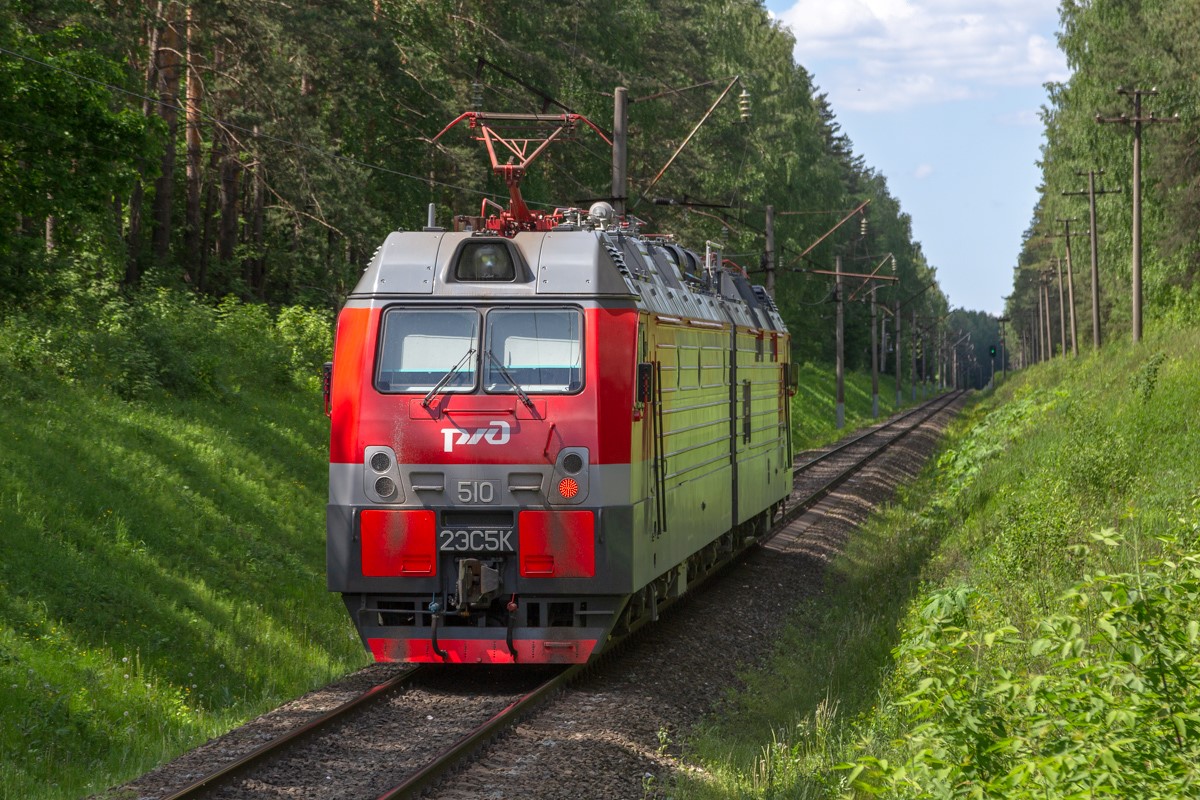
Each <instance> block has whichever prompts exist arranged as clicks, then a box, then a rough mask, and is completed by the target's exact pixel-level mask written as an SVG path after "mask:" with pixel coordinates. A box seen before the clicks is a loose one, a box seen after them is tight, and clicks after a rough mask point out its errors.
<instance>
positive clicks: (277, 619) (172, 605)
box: [0, 379, 364, 798]
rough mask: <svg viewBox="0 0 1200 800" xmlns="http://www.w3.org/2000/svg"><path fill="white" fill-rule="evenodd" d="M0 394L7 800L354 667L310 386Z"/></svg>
mask: <svg viewBox="0 0 1200 800" xmlns="http://www.w3.org/2000/svg"><path fill="white" fill-rule="evenodd" d="M5 395H6V396H5V398H4V405H5V414H3V415H2V416H0V530H3V532H4V534H3V535H4V540H5V554H4V559H3V563H2V564H0V715H2V716H3V720H4V728H3V730H4V733H3V736H2V737H0V748H2V752H3V758H0V764H2V766H0V787H2V788H0V797H4V798H30V797H78V796H80V795H82V794H84V793H86V792H90V791H94V790H99V789H103V788H105V787H106V786H108V785H110V784H111V783H113V782H115V781H117V780H119V779H121V778H126V777H129V776H131V775H134V774H137V773H139V772H141V771H144V770H145V769H147V768H149V767H151V766H153V765H154V764H156V763H158V762H159V761H161V760H163V759H165V758H167V757H169V756H171V755H174V754H176V753H178V752H180V751H181V750H182V749H184V748H186V747H188V746H190V745H195V744H197V743H199V742H202V741H204V740H205V739H207V738H209V737H211V736H213V735H214V734H217V733H220V732H222V731H224V730H226V729H227V728H229V727H230V726H231V725H234V724H236V723H238V722H239V721H241V720H243V719H245V718H247V717H248V716H251V715H253V714H255V713H257V712H260V711H262V710H264V709H266V708H269V707H273V706H274V705H276V704H278V703H279V702H280V701H281V700H283V699H286V698H290V697H293V696H296V695H298V694H300V693H302V692H304V691H305V690H307V689H309V688H311V687H313V686H316V685H319V684H321V683H323V682H325V681H327V680H328V679H329V678H331V677H332V676H334V675H337V674H340V673H342V672H344V671H346V670H348V669H350V668H353V667H356V666H358V665H360V664H362V663H363V662H364V657H363V655H362V653H361V652H360V648H359V644H358V642H357V639H356V638H355V637H354V636H353V632H352V630H351V629H350V628H349V627H348V626H347V624H346V621H345V618H344V611H343V609H342V608H341V605H340V603H339V602H338V600H337V598H336V597H335V596H333V595H330V594H328V593H327V592H326V591H325V581H324V575H323V567H324V554H325V549H324V535H323V527H324V504H325V495H326V476H327V472H326V464H327V460H326V459H327V455H326V448H327V445H326V442H327V440H328V433H327V430H328V427H327V421H326V419H325V417H324V416H323V415H322V414H321V413H320V404H319V403H320V401H319V399H318V398H316V397H314V396H313V393H312V392H311V390H309V391H307V392H304V393H303V394H302V395H296V394H293V395H290V396H289V395H286V394H285V393H275V394H274V396H271V395H268V394H265V393H264V394H257V393H256V392H254V391H253V390H248V391H243V392H238V393H234V394H231V395H228V396H226V397H224V398H222V399H221V401H220V402H211V401H205V400H199V399H196V400H170V399H161V400H159V401H155V402H145V403H128V402H125V401H121V400H118V399H115V398H113V397H112V396H110V395H107V394H105V393H97V392H90V391H87V390H85V389H82V388H79V387H78V386H73V385H68V384H65V383H47V382H45V381H37V380H32V379H31V380H26V381H21V382H19V383H17V384H16V385H11V384H10V386H9V387H8V388H7V391H6V392H5Z"/></svg>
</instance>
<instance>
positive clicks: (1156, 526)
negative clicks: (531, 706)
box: [677, 330, 1200, 798]
mask: <svg viewBox="0 0 1200 800" xmlns="http://www.w3.org/2000/svg"><path fill="white" fill-rule="evenodd" d="M1198 348H1200V331H1198V330H1188V331H1174V332H1171V333H1169V334H1168V333H1166V332H1157V333H1152V334H1151V335H1150V336H1149V337H1148V339H1147V341H1146V342H1145V343H1143V344H1142V345H1141V346H1138V347H1131V346H1128V345H1125V346H1110V347H1109V348H1107V349H1106V350H1105V351H1103V352H1102V353H1100V354H1097V355H1093V356H1090V357H1088V358H1086V359H1082V360H1080V361H1071V362H1065V363H1064V362H1053V363H1049V364H1044V365H1039V366H1038V367H1037V368H1035V369H1032V370H1027V371H1024V372H1022V373H1018V375H1016V376H1015V377H1014V378H1013V379H1010V380H1009V381H1008V382H1006V383H1004V384H1002V385H1001V387H1000V388H999V389H998V390H997V392H996V393H995V394H994V395H993V396H992V397H990V398H987V399H984V400H983V401H982V402H980V403H978V404H976V405H975V406H973V407H971V408H968V409H967V410H966V412H965V413H964V418H963V419H962V421H961V422H960V423H959V424H956V426H955V428H954V430H952V432H951V434H950V436H949V440H948V442H947V445H946V448H945V449H944V450H943V453H942V454H941V456H940V457H939V458H938V460H937V464H936V469H931V470H929V471H928V473H927V474H926V475H925V476H923V478H922V479H921V480H920V481H918V482H917V483H916V484H915V485H914V486H912V487H911V488H909V489H907V490H905V491H904V492H902V493H901V496H900V497H899V498H898V499H897V501H896V502H895V503H894V504H893V505H891V506H890V507H888V508H886V509H884V511H883V512H882V513H880V514H879V516H878V518H877V519H876V520H874V521H872V522H871V523H870V524H868V525H866V526H864V527H863V528H862V529H861V530H860V531H859V532H858V533H857V534H856V536H855V537H853V539H852V540H851V541H850V542H849V543H848V544H847V549H846V552H845V554H844V556H843V557H842V558H840V559H838V560H837V561H836V562H835V563H834V564H833V565H832V566H831V568H830V569H831V571H830V575H829V579H828V581H827V583H826V585H825V587H824V591H823V593H822V595H821V596H820V599H819V600H817V601H813V602H810V603H807V604H805V605H804V606H803V607H802V608H800V609H798V610H797V611H796V612H795V617H794V619H793V621H792V622H791V626H790V628H789V631H788V633H787V634H786V636H785V637H784V639H783V641H782V642H781V643H780V645H779V648H778V652H777V654H776V656H775V657H774V659H773V660H772V663H771V665H770V669H769V670H768V671H767V672H765V673H763V674H761V675H760V674H754V675H751V676H750V677H749V678H748V681H747V682H748V684H749V686H750V690H749V691H748V692H747V693H745V694H743V695H740V696H738V697H736V698H735V699H734V700H733V701H732V703H731V704H730V706H731V707H732V708H735V709H736V712H734V713H733V714H732V715H730V716H728V717H723V718H721V719H719V720H716V721H714V722H711V723H710V724H709V725H708V726H707V727H706V729H705V731H704V732H703V734H702V735H701V736H698V737H697V740H696V742H695V744H694V752H695V753H696V758H697V759H698V760H699V761H701V764H702V766H703V770H702V771H698V772H697V774H698V775H701V776H703V777H696V778H688V779H682V780H681V782H680V787H679V791H678V793H677V795H678V796H680V797H703V798H708V797H712V798H717V797H733V796H736V797H745V798H774V797H781V798H782V797H789V798H790V797H812V798H833V797H866V796H879V795H881V796H885V797H897V798H899V797H904V798H912V797H929V798H934V797H937V798H943V797H944V798H949V797H979V798H983V797H1018V798H1020V797H1030V798H1033V797H1038V798H1067V797H1071V798H1079V797H1098V796H1112V797H1191V796H1195V795H1196V793H1197V787H1196V782H1197V780H1198V779H1200V773H1198V772H1197V770H1196V767H1195V764H1196V763H1200V762H1198V761H1197V756H1198V755H1200V753H1198V752H1197V742H1198V741H1200V737H1198V736H1197V734H1198V733H1200V729H1197V727H1196V725H1197V722H1198V721H1200V692H1198V691H1197V689H1198V688H1200V649H1198V648H1197V644H1198V642H1197V636H1198V635H1200V623H1197V622H1196V620H1197V619H1200V608H1198V607H1197V604H1198V603H1200V499H1197V494H1196V492H1197V489H1198V487H1200V462H1198V461H1197V460H1196V458H1195V453H1196V452H1197V449H1198V448H1200V429H1197V427H1196V425H1195V421H1194V418H1195V409H1196V408H1197V407H1200V364H1198V363H1197V362H1196V359H1195V358H1194V357H1193V354H1194V353H1195V352H1196V351H1197V349H1198ZM1151 375H1153V376H1154V378H1153V389H1152V390H1151V391H1150V392H1149V393H1148V394H1147V395H1145V397H1143V395H1142V394H1141V393H1140V392H1139V391H1138V387H1139V386H1142V385H1144V383H1145V379H1146V378H1147V377H1149V376H1151ZM819 707H824V708H825V709H827V710H828V709H834V710H835V713H832V714H830V715H829V718H828V720H827V721H826V722H824V723H822V726H823V727H822V730H821V733H820V734H819V735H818V734H817V732H816V728H815V727H814V726H813V725H811V724H809V725H804V724H801V723H802V722H803V721H804V720H812V719H814V715H815V714H816V713H817V709H818V708H819ZM779 742H784V746H782V747H781V746H778V743H779ZM756 775H757V776H772V780H771V781H770V782H769V783H767V782H764V781H763V780H759V779H757V778H755V776H756Z"/></svg>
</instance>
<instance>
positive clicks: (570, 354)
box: [483, 309, 583, 393]
mask: <svg viewBox="0 0 1200 800" xmlns="http://www.w3.org/2000/svg"><path fill="white" fill-rule="evenodd" d="M581 329H582V323H581V320H580V314H579V312H578V311H574V310H570V309H553V310H551V309H537V310H518V309H495V310H493V311H491V312H489V313H488V316H487V324H486V336H485V339H486V341H485V346H486V347H487V350H488V352H489V353H490V354H491V358H488V359H485V360H484V363H483V385H484V388H485V389H486V390H487V391H488V392H497V393H512V392H516V391H517V389H516V386H520V388H521V389H522V390H524V391H526V392H530V393H534V392H574V391H577V390H579V388H580V387H582V386H583V347H582V344H581ZM501 365H503V369H501V368H500V367H501ZM514 381H515V385H514Z"/></svg>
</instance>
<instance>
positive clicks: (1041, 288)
mask: <svg viewBox="0 0 1200 800" xmlns="http://www.w3.org/2000/svg"><path fill="white" fill-rule="evenodd" d="M1037 289H1038V318H1037V327H1038V361H1045V360H1046V336H1045V333H1046V331H1047V330H1048V329H1049V326H1043V322H1044V321H1045V319H1046V306H1045V301H1044V300H1043V297H1042V296H1043V295H1044V294H1045V291H1046V285H1045V283H1044V282H1043V281H1042V278H1041V275H1040V274H1039V275H1038V287H1037Z"/></svg>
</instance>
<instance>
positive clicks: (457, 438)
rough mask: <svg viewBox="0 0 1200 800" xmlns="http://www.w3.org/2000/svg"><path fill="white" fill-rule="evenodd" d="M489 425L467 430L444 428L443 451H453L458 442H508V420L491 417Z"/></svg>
mask: <svg viewBox="0 0 1200 800" xmlns="http://www.w3.org/2000/svg"><path fill="white" fill-rule="evenodd" d="M488 425H490V426H491V427H490V428H476V429H475V430H473V431H465V430H463V429H462V428H442V452H445V453H453V452H454V445H456V444H458V445H463V444H479V443H480V442H487V443H488V444H506V443H507V442H508V432H509V427H508V423H507V422H505V421H504V420H502V419H490V420H488Z"/></svg>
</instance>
